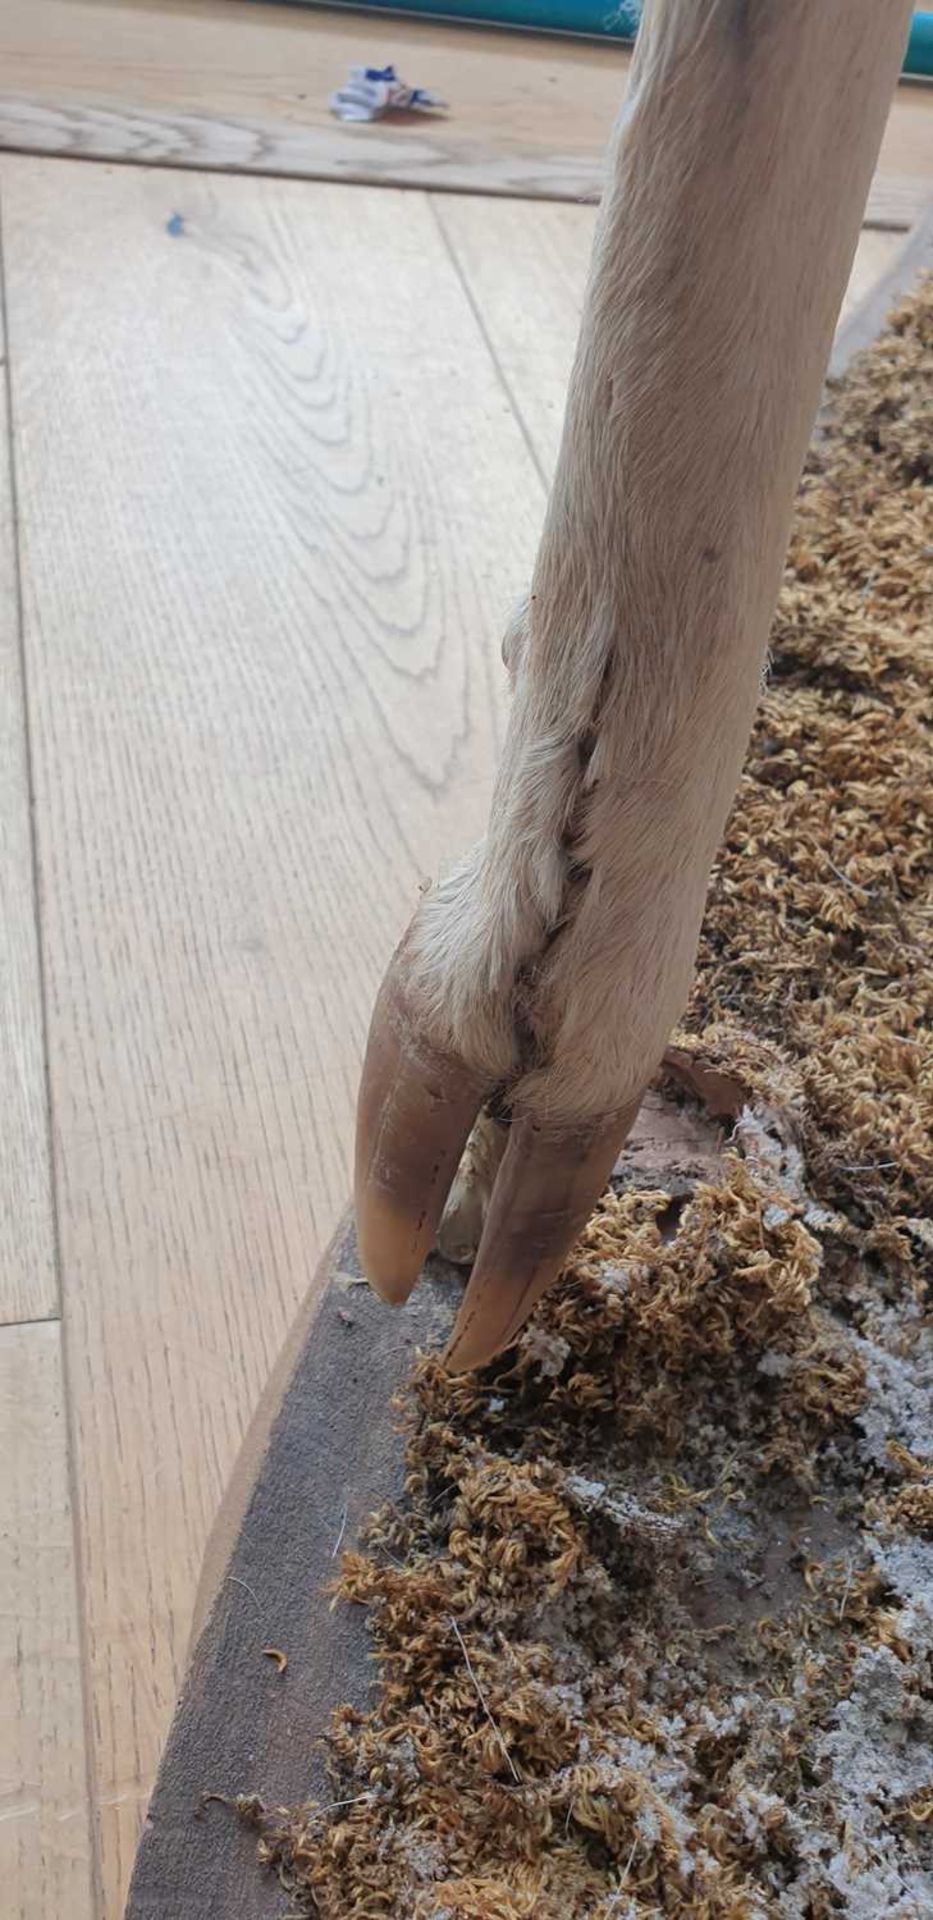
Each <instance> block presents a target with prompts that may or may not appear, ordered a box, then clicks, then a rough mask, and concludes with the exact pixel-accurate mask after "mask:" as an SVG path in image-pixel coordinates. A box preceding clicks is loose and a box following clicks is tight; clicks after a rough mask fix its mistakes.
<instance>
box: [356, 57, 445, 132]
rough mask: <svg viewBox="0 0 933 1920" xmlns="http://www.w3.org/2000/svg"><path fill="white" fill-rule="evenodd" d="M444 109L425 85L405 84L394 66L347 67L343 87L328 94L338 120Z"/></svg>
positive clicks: (374, 117) (439, 100)
mask: <svg viewBox="0 0 933 1920" xmlns="http://www.w3.org/2000/svg"><path fill="white" fill-rule="evenodd" d="M412 108H413V109H414V110H415V111H416V112H418V113H435V112H446V108H447V102H446V100H442V99H441V98H440V95H439V94H437V93H432V92H431V91H430V90H429V89H428V88H427V87H408V86H406V85H405V82H404V80H400V79H399V77H398V74H397V73H396V71H395V68H394V67H351V68H350V73H349V77H348V79H347V83H346V86H343V87H339V88H338V90H337V92H336V93H332V94H331V96H330V110H331V113H335V114H336V115H337V118H338V120H381V119H382V118H383V117H384V115H385V114H387V113H407V112H408V111H409V110H410V109H412Z"/></svg>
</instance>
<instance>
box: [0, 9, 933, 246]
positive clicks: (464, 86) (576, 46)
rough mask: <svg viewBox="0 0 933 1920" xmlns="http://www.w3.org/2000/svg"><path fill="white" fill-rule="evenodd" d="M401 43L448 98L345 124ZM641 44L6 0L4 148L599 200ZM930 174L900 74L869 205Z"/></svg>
mask: <svg viewBox="0 0 933 1920" xmlns="http://www.w3.org/2000/svg"><path fill="white" fill-rule="evenodd" d="M374 59H378V60H382V59H392V60H393V61H394V62H395V64H396V66H397V67H398V69H399V71H400V72H401V73H403V74H404V75H405V77H406V78H408V79H410V80H412V81H413V82H414V83H415V84H416V85H419V86H426V87H432V88H434V89H435V90H436V91H437V92H438V93H440V94H441V96H442V97H443V98H445V99H446V100H448V101H449V102H450V112H449V114H447V115H445V116H441V117H436V118H430V119H427V118H423V117H419V118H417V119H416V118H415V117H414V116H408V117H407V118H406V119H400V120H398V121H393V122H392V123H383V124H379V125H373V126H364V127H346V126H341V125H340V124H339V122H337V121H336V120H334V118H333V116H332V115H331V114H330V112H329V109H328V99H329V96H330V94H331V92H332V91H333V89H334V87H336V86H337V85H338V84H339V83H340V81H341V80H342V79H343V78H344V77H345V75H346V72H347V69H348V67H349V66H351V65H352V64H353V63H354V62H356V63H360V62H361V63H362V64H364V65H368V64H371V63H372V61H373V60H374ZM629 60H630V51H629V49H628V48H627V47H625V46H623V45H621V44H619V43H613V42H608V41H600V42H592V41H587V40H574V39H568V38H559V37H555V36H550V37H549V36H546V35H535V34H528V33H502V32H498V33H497V32H495V31H493V30H488V29H483V28H476V27H467V26H461V25H457V24H455V23H453V22H449V21H447V22H439V21H435V20H416V19H405V18H399V19H395V18H393V19H391V20H386V19H384V18H383V19H381V20H380V19H378V18H373V17H372V16H371V15H366V14H365V13H363V14H361V15H359V16H357V15H355V14H353V13H352V12H327V11H326V10H323V9H321V8H317V7H296V6H283V7H275V6H268V5H263V6H261V7H260V6H257V5H255V4H241V0H160V4H159V5H158V6H153V5H151V4H150V3H149V0H119V3H118V4H114V3H113V0H109V4H102V0H8V3H7V5H6V7H5V9H4V12H3V21H2V25H0V76H2V82H3V95H2V98H0V145H3V146H5V147H7V148H8V149H11V150H17V151H21V152H35V153H57V154H59V155H63V156H64V155H70V156H72V157H90V158H103V159H108V160H123V161H132V160H135V161H141V162H149V163H155V162H157V163H160V164H162V165H173V166H188V167H191V166H194V167H202V168H203V167H211V168H213V167H216V168H219V169H228V170H230V169H232V170H237V169H239V170H242V171H247V172H253V171H255V172H263V173H280V174H296V175H300V176H302V177H308V178H316V179H342V180H363V181H367V182H369V183H371V184H374V185H380V184H381V185H407V186H421V187H432V188H434V189H441V188H448V189H453V190H456V191H460V192H473V193H506V194H509V193H511V194H523V195H527V196H528V197H529V198H543V199H558V200H560V199H569V200H577V199H595V198H597V197H598V194H599V191H600V186H601V182H602V177H603V165H604V153H605V147H606V141H607V139H608V135H609V131H610V128H611V126H612V121H613V118H614V115H615V113H616V111H617V109H618V106H619V103H620V100H621V97H622V93H623V90H624V86H625V76H626V73H627V70H628V63H629ZM931 179H933V90H931V89H929V88H924V87H922V86H917V85H912V86H910V85H905V86H901V87H899V88H898V91H897V94H896V96H895V100H894V104H893V106H892V111H891V116H890V119H889V122H888V129H887V132H886V135H885V140H884V144H883V147H882V153H881V160H880V164H879V169H878V174H877V176H876V180H875V184H874V186H873V188H872V195H871V200H870V203H869V211H868V219H869V223H870V224H872V225H880V226H890V227H895V228H900V227H905V226H910V225H912V224H913V221H914V219H915V218H916V217H917V213H918V211H919V208H920V206H921V205H922V203H923V201H924V200H925V198H926V196H927V194H928V192H929V183H930V181H931Z"/></svg>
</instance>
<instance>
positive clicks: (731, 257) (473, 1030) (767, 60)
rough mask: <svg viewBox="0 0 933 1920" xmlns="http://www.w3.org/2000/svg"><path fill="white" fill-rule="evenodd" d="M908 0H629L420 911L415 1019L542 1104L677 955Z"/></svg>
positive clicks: (677, 997) (672, 1014)
mask: <svg viewBox="0 0 933 1920" xmlns="http://www.w3.org/2000/svg"><path fill="white" fill-rule="evenodd" d="M908 14H909V6H908V4H907V0H653V3H652V0H648V5H647V7H646V10H645V20H644V23H643V27H642V32H641V35H640V38H639V43H638V49H637V53H636V57H635V60H634V62H633V67H632V72H631V80H630V86H629V92H628V97H627V100H626V102H625V105H624V108H623V111H622V113H621V116H620V119H619V124H618V127H617V130H616V135H615V138H614V142H613V147H612V152H611V156H610V169H609V184H608V187H607V190H606V194H605V197H604V203H603V207H602V211H601V215H600V220H599V225H598V230H597V236H596V241H595V247H594V254H593V263H592V268H591V273H590V280H589V285H588V290H587V295H586V302H585V310H584V314H583V320H582V325H581V331H580V338H579V344H578V348H577V354H576V360H575V364H574V369H573V375H572V379H571V383H570V391H569V397H568V403H567V413H566V420H565V425H564V433H563V441H562V445H561V450H560V457H559V461H558V466H557V472H556V475H555V479H554V484H553V488H552V492H551V496H550V501H549V505H548V511H547V517H546V522H545V527H544V532H543V536H542V540H541V546H540V551H539V554H538V559H537V564H536V568H535V574H534V579H533V582H532V587H531V593H530V596H529V600H528V602H527V605H526V606H525V607H524V608H523V609H522V610H520V612H519V614H518V615H517V617H516V619H515V620H514V621H513V623H512V625H511V627H510V630H509V632H508V634H507V636H506V648H505V651H506V654H507V658H508V664H509V668H510V673H511V677H512V682H513V689H514V695H513V705H512V713H511V721H510V726H509V732H508V739H507V744H506V747H505V752H504V755H503V760H502V766H501V769H500V773H499V777H498V781H497V785H496V791H495V798H494V801H493V806H492V812H491V819H490V826H489V831H488V835H487V838H486V841H485V843H484V844H483V845H482V846H480V847H478V848H477V849H476V850H475V851H474V852H473V854H471V855H470V857H469V858H468V859H467V860H466V861H465V862H464V863H463V865H462V866H461V867H460V868H459V869H458V870H457V871H456V872H455V873H454V874H453V875H452V876H451V877H450V878H449V879H448V880H446V881H445V882H444V883H443V884H442V885H440V886H439V887H438V888H437V889H436V890H434V891H433V892H432V893H431V894H430V895H429V896H428V897H427V899H426V900H425V902H424V904H423V906H422V908H421V910H420V913H419V915H418V918H417V920H416V922H415V926H414V928H413V930H412V933H411V935H410V936H409V963H410V973H409V981H410V990H411V995H412V1004H413V1006H414V1007H415V1008H416V1009H417V1012H418V1016H419V1020H420V1021H421V1022H423V1024H424V1027H425V1029H426V1031H427V1032H428V1033H429V1034H430V1035H431V1037H432V1038H433V1039H434V1040H435V1041H436V1042H437V1043H438V1044H439V1045H441V1046H443V1047H445V1048H449V1049H451V1050H453V1051H455V1052H456V1053H457V1054H459V1055H460V1056H461V1057H462V1058H464V1059H465V1060H466V1061H467V1062H468V1063H469V1064H471V1065H472V1066H474V1067H475V1068H476V1069H477V1070H478V1071H480V1072H482V1073H483V1074H484V1075H485V1076H486V1077H487V1078H488V1080H489V1081H490V1083H498V1084H500V1085H503V1086H505V1087H506V1089H507V1093H508V1099H509V1101H510V1103H511V1105H512V1107H513V1109H515V1110H524V1111H530V1112H532V1113H534V1114H535V1115H537V1117H538V1118H539V1119H541V1120H542V1121H543V1122H544V1123H546V1124H548V1123H549V1124H552V1125H553V1126H554V1127H556V1128H559V1127H561V1126H563V1125H565V1124H568V1123H570V1122H572V1121H574V1120H576V1119H578V1118H580V1117H581V1116H597V1115H606V1116H608V1115H611V1114H613V1113H615V1112H617V1111H619V1110H620V1109H622V1108H623V1107H625V1105H626V1104H627V1102H628V1101H629V1100H630V1099H631V1098H632V1097H633V1096H635V1095H637V1094H638V1092H639V1091H640V1089H641V1088H642V1087H643V1086H644V1084H645V1082H646V1081H647V1079H648V1078H649V1077H650V1075H651V1073H652V1072H653V1070H654V1068H655V1066H656V1063H657V1061H658V1059H659V1058H660V1055H661V1053H662V1051H663V1048H664V1045H665V1042H666V1040H667V1038H668V1035H669V1032H670V1029H671V1027H672V1025H673V1024H674V1022H675V1021H676V1019H677V1018H678V1016H679V1014H680V1013H681V1011H682V1008H683V1005H684V1002H685V1000H686V997H687V993H688V990H689V984H690V976H691V970H692V966H693V961H694V954H695V949H696V942H697V937H698V930H699V925H700V920H701V916H702V911H703V903H704V898H705V894H706V888H707V883H708V876H709V870H710V865H711V862H712V860H713V858H714V856H715V852H716V848H717V846H718V844H719V841H720V838H721V835H722V832H723V827H724V824H725V819H726V814H727V811H728V808H729V805H730V802H731V800H732V796H733V793H734V790H735V787H736V784H737V780H738V777H739V773H740V769H741V763H742V758H743V755H744V752H745V748H746V744H747V740H748V735H749V730H750V726H751V722H752V718H753V714H754V708H755V703H756V699H757V696H758V690H759V685H760V678H761V672H762V664H763V660H764V656H765V649H766V643H767V634H768V627H769V622H770V618H771V613H772V609H773V605H774V601H775V596H776V593H777V588H778V584H779V579H780V572H781V566H782V561H783V556H784V551H785V546H786V540H787V532H788V524H789V516H790V512H791V507H792V501H793V495H794V489H795V485H796V482H797V478H798V475H799V472H800V468H801V464H802V461H803V457H804V452H805V449H806V445H807V439H808V436H809V433H810V429H811V424H812V421H813V416H814V412H815V409H816V406H817V403H818V399H819V393H820V385H821V381H822V377H823V372H824V368H825V364H826V359H827V356H828V352H829V348H830V344H831V340H832V334H833V329H834V325H835V321H836V317H837V314H838V311H839V306H840V303H841V299H842V295H843V292H844V289H845V285H846V280H847V277H848V273H849V268H850V265H851V261H852V256H853V253H854V249H855V245H856V241H857V237H858V230H859V224H860V220H861V215H862V209H863V207H864V202H865V197H866V194H867V190H868V185H869V181H870V177H871V172H872V168H873V165H874V161H875V158H876V154H877V150H878V146H879V143H880V138H881V132H882V129H883V125H884V117H885V113H886V110H887V106H888V102H889V98H890V94H891V91H892V88H893V85H894V82H895V78H896V74H897V70H898V65H899V60H900V56H901V52H902V48H903V42H904V38H905V34H906V29H907V19H908Z"/></svg>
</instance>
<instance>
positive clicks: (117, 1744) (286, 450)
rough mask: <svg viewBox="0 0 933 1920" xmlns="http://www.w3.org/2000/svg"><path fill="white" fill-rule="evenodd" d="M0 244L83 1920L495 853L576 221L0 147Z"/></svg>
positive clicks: (23, 1646)
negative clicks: (390, 1094)
mask: <svg viewBox="0 0 933 1920" xmlns="http://www.w3.org/2000/svg"><path fill="white" fill-rule="evenodd" d="M419 77H420V76H419ZM424 77H425V78H430V76H424ZM0 213H2V236H3V261H2V265H3V287H4V307H3V314H4V323H5V340H4V342H3V349H4V356H5V367H6V374H7V381H6V387H5V391H4V392H3V397H2V406H3V409H4V416H3V420H2V421H0V429H2V432H0V457H2V466H0V885H2V901H3V915H2V924H0V1074H2V1086H3V1090H4V1097H5V1107H6V1111H5V1116H4V1126H3V1128H2V1131H0V1256H2V1264H0V1463H2V1465H0V1592H2V1594H3V1603H2V1606H0V1701H2V1706H0V1886H2V1888H3V1896H2V1908H3V1912H4V1915H9V1916H10V1920H50V1917H51V1916H52V1915H63V1916H67V1920H90V1916H93V1917H94V1920H116V1917H117V1916H118V1915H119V1913H120V1911H121V1904H122V1893H123V1890H124V1888H125V1884H126V1879H127V1875H128V1871H129V1868H130V1864H131V1858H132V1852H133V1847H134V1843H135V1838H136V1834H137V1831H138V1828H139V1823H140V1819H141V1816H142V1814H143V1811H144V1808H145V1803H146V1796H147V1792H148V1790H149V1787H150V1784H151V1781H152V1778H153V1772H154V1768H155V1765H156V1762H157V1758H158V1753H159V1748H160V1743H161V1741H162V1738H163V1736H164V1733H165V1730H166V1726H167V1722H168V1719H169V1717H170V1714H171V1710H172V1706H173V1702H174V1697H175V1691H176V1687H177V1682H178V1677H179V1672H180V1668H181V1664H182V1662H183V1658H184V1652H185V1642H186V1634H187V1629H188V1623H189V1617H190V1611H191V1604H192V1596H193V1590H194V1583H195V1580H196V1576H197V1571H198V1565H199V1560H200V1555H201V1550H202V1546H203V1542H204V1538H205V1533H206V1530H207V1528H208V1526H209V1524H210V1521H211V1518H212V1515H213V1512H214V1509H215V1507H216V1504H217V1502H218V1499H219V1496H220V1493H221V1491H222V1488H223V1486H224V1482H225V1479H226V1477H227V1474H228V1472H229V1469H230V1467H231V1464H232V1461H233V1459H234V1456H235V1454H236V1450H237V1447H238V1443H239V1440H240V1437H241V1435H242V1433H243V1430H244V1426H245V1423H246V1422H247V1420H248V1418H249V1415H250V1412H251V1409H252V1407H253V1404H254V1402H255V1399H256V1397H257V1395H258V1393H259V1390H260V1388H261V1386H262V1385H263V1382H264V1379H265V1376H266V1374H267V1371H268V1369H269V1367H270V1364H271V1362H272V1360H273V1358H274V1356H275V1353H276V1350H277V1348H278V1346H279V1344H280V1342H281V1340H282V1338H283V1335H284V1333H285V1330H286V1328H287V1326H288V1323H289V1320H290V1318H291V1316H292V1314H293V1312H294V1310H295V1307H296V1305H297V1303H298V1300H299V1298H300V1296H301V1294H302V1292H303V1290H304V1289H305V1287H306V1286H307V1284H308V1281H309V1279H310V1276H311V1274H312V1272H313V1270H314V1266H315V1263H316V1260H317V1256H318V1253H319V1252H320V1250H321V1248H322V1247H323V1245H324V1243H325V1241H326V1239H327V1237H328V1234H329V1231H330V1229H331V1227H332V1225H333V1223H334V1221H335V1219H336V1217H337V1215H338V1212H339V1211H340V1209H341V1207H342V1205H343V1203H344V1200H345V1198H346V1193H347V1184H348V1148H349V1142H350V1138H351V1126H352V1109H353V1098H354V1090H355V1083H356V1076H357V1070H358V1064H359V1059H360V1051H361V1047H362V1043H363V1038H364V1034H365V1029H366V1023H367V1018H368V1013H369V1008H370V1004H371V1000H372V997H373V993H374V989H375V986H376V983H377V981H378V978H379V976H380V973H381V970H382V968H383V966H384V963H385V961H386V958H387V956H388V953H389V951H390V949H391V946H392V943H393V941H394V939H395V937H396V936H397V934H398V933H399V931H400V929H401V927H402V926H403V924H404V922H405V920H406V918H407V916H408V915H409V913H410V911H411V909H412V906H413V904H414V903H415V901H416V900H417V897H418V888H419V883H420V882H421V881H422V879H423V878H424V876H426V875H428V874H432V873H435V872H436V871H437V868H438V865H439V863H440V862H441V861H442V860H444V859H446V858H449V857H450V856H451V854H452V853H454V852H455V851H456V850H457V849H458V848H460V847H462V846H463V845H465V844H466V843H467V842H469V840H470V839H471V838H472V837H474V836H475V835H476V833H477V832H478V831H479V829H480V826H481V823H482V821H483V817H484V812H485V808H486V805H487V801H488V796H489V790H490V781H491V775H492V770H493V766H494V763H495V758H496V753H497V749H498V745H499V742H500V739H501V733H502V725H503V712H504V686H503V671H502V668H501V664H500V660H499V634H500V631H501V627H502V622H503V616H504V614H505V612H506V611H507V609H508V607H509V605H510V603H511V601H512V600H513V598H514V596H515V595H516V593H517V592H518V591H519V589H520V588H521V586H522V584H523V582H524V581H525V580H526V578H527V574H528V569H529V564H530V561H531V557H532V553H533V550H534V545H535V539H536V535H537V531H538V528H539V524H540V521H541V515H542V510H543V504H544V497H545V486H546V481H547V476H548V474H549V472H550V469H551V467H552V465H553V461H554V457H555V452H556V447H557V440H558V434H559V427H560V417H561V409H562V404H563V396H564V388H565V382H566V376H567V369H568V363H569V357H570V352H571V347H572V342H573V337H574V331H575V326H576V321H577V316H578V311H579V305H580V297H581V291H582V283H583V275H584V271H585V266H586V259H587V253H588V247H589V241H590V235H591V230H592V221H593V214H592V212H591V210H590V209H588V208H586V207H583V206H572V205H557V204H547V203H546V202H543V201H538V202H534V203H532V202H518V201H515V200H510V199H508V198H501V199H490V198H483V199H481V198H477V197H469V196H464V197H458V196H454V195H451V194H444V195H429V194H425V193H421V192H400V191H394V190H391V189H386V188H381V189H377V188H372V187H361V186H356V187H347V186H337V185H333V184H320V183H312V182H308V181H296V180H280V179H275V178H260V177H256V176H253V177H250V176H229V175H223V174H216V173H215V174H210V173H197V172H177V171H175V172H173V171H167V170H161V169H157V168H143V167H119V166H111V165H89V164H86V163H85V162H82V161H78V160H54V159H48V158H45V159H39V158H30V157H22V156H16V155H10V154H7V155H4V156H3V157H2V158H0ZM900 243H901V236H899V235H898V234H897V233H892V232H885V231H870V232H866V233H864V234H863V236H862V242H861V246H860V249H859V254H858V258H857V261H856V266H855V272H854V276H853V283H852V286H851V288H850V296H849V297H850V300H852V299H855V298H856V297H858V296H859V295H861V294H862V293H864V292H865V291H866V290H867V289H868V288H869V287H870V286H871V285H872V284H873V283H874V282H875V281H876V280H877V278H878V276H879V275H880V274H881V273H883V272H884V270H885V269H886V268H887V266H888V265H889V264H890V262H891V260H892V258H893V255H894V254H895V252H896V251H897V249H898V247H899V245H900ZM205 1785H206V1786H219V1787H230V1788H234V1789H235V1787H236V1785H237V1783H236V1782H235V1781H227V1782H217V1781H208V1782H205ZM166 1920H170V1916H166Z"/></svg>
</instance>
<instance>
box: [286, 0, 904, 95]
mask: <svg viewBox="0 0 933 1920" xmlns="http://www.w3.org/2000/svg"><path fill="white" fill-rule="evenodd" d="M312 3H314V0H312ZM317 4H321V0H317ZM324 4H326V5H328V6H334V5H336V6H339V7H349V8H350V10H351V11H352V12H366V13H370V12H373V13H400V14H411V13H413V14H422V15H424V16H425V17H426V18H428V19H432V20H465V21H469V22H470V23H471V24H473V25H475V26H485V27H524V28H525V29H526V30H527V31H529V32H537V33H576V34H585V35H586V36H588V37H589V38H590V39H593V38H596V39H600V40H603V39H608V40H634V38H635V34H636V31H637V28H638V22H639V19H640V18H641V0H615V3H614V4H613V0H360V4H357V0H324ZM878 5H879V6H884V5H885V0H878ZM903 71H904V73H905V74H907V75H909V76H913V77H923V78H926V79H930V78H931V77H933V13H915V14H914V17H913V21H912V23H911V28H910V37H909V39H908V42H907V52H906V54H905V56H904V67H903Z"/></svg>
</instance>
